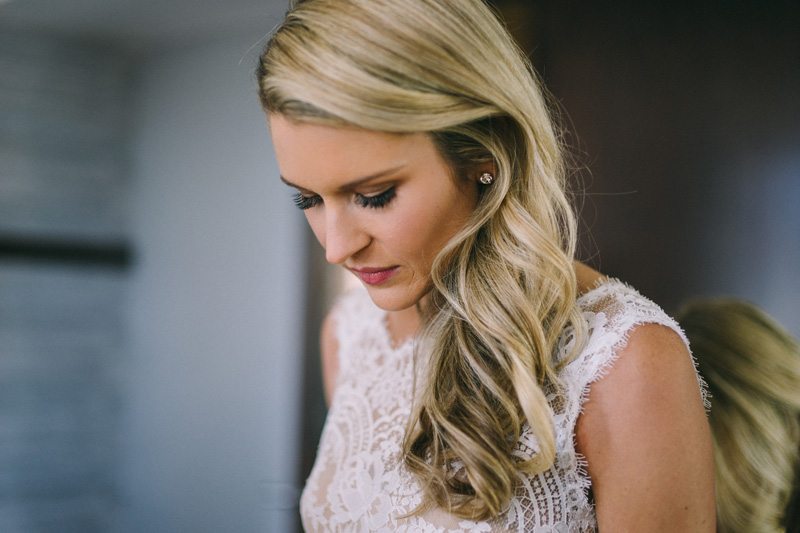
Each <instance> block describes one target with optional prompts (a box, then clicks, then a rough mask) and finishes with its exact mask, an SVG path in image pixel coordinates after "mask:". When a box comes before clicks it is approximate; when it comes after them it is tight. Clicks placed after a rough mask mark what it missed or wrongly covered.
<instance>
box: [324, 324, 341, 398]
mask: <svg viewBox="0 0 800 533" xmlns="http://www.w3.org/2000/svg"><path fill="white" fill-rule="evenodd" d="M334 321H335V319H334V317H333V313H328V315H327V316H326V317H325V320H324V321H323V322H322V330H321V331H320V352H321V354H322V386H323V390H324V392H325V405H327V406H328V407H330V405H331V399H332V398H333V391H334V388H335V387H336V377H337V376H338V374H339V343H338V342H337V341H336V328H335V324H334Z"/></svg>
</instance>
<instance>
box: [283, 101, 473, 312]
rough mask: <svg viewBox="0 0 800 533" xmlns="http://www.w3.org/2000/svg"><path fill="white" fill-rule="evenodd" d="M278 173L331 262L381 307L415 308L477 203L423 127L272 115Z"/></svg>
mask: <svg viewBox="0 0 800 533" xmlns="http://www.w3.org/2000/svg"><path fill="white" fill-rule="evenodd" d="M270 130H271V132H272V142H273V144H274V146H275V154H276V156H277V159H278V166H279V167H280V171H281V179H283V181H285V182H286V183H287V184H289V185H291V186H292V187H295V188H296V189H297V195H296V197H295V202H296V203H297V205H298V207H300V208H301V209H304V213H305V215H306V218H307V219H308V223H309V224H310V225H311V229H312V230H313V231H314V235H316V237H317V239H318V240H319V242H320V244H322V247H323V248H325V256H326V258H327V260H328V262H330V263H335V264H338V265H342V266H344V267H345V268H347V269H348V270H350V271H351V272H353V273H354V274H355V275H356V276H357V277H358V278H359V279H360V280H361V281H362V283H364V285H365V286H366V287H367V290H368V291H369V294H370V297H371V298H372V300H373V301H374V302H375V304H376V305H377V306H379V307H381V308H382V309H385V310H387V311H400V310H403V309H407V308H409V307H411V306H413V305H415V304H416V303H417V302H419V300H420V299H421V298H422V297H423V296H424V295H425V294H426V293H427V292H428V290H429V288H430V272H431V265H432V263H433V259H434V258H435V257H436V254H437V253H438V252H439V251H440V250H441V249H442V247H443V246H444V245H445V244H446V243H447V241H448V240H449V239H450V238H451V237H452V236H453V235H455V233H456V232H457V231H458V230H459V229H461V228H462V227H463V225H464V223H465V222H466V220H467V218H468V217H469V215H470V214H471V213H472V211H473V210H474V208H475V205H476V203H477V199H478V185H477V181H476V180H475V179H474V178H475V177H474V176H469V177H463V176H458V177H454V176H453V175H452V173H451V169H450V166H449V165H448V164H447V163H446V162H445V160H444V159H443V158H442V156H441V155H440V154H439V152H438V150H437V149H436V147H435V145H434V143H433V140H432V139H431V138H430V136H428V135H426V134H423V133H414V134H403V135H399V134H391V133H383V132H377V131H370V130H362V129H355V128H340V127H331V126H321V125H316V124H308V123H301V122H292V121H291V120H289V119H287V118H285V117H283V116H281V115H278V114H272V115H271V116H270Z"/></svg>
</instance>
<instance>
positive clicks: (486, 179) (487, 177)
mask: <svg viewBox="0 0 800 533" xmlns="http://www.w3.org/2000/svg"><path fill="white" fill-rule="evenodd" d="M478 181H480V182H481V183H483V184H484V185H491V184H492V182H493V181H494V176H492V175H491V174H489V173H488V172H484V173H483V174H481V177H480V178H478Z"/></svg>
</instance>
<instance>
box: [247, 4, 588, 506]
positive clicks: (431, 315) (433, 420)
mask: <svg viewBox="0 0 800 533" xmlns="http://www.w3.org/2000/svg"><path fill="white" fill-rule="evenodd" d="M257 77H258V82H259V95H260V98H261V102H262V105H263V107H264V109H265V110H266V111H267V112H268V113H276V114H281V115H284V116H286V117H288V118H291V119H293V120H297V121H307V122H314V123H319V124H326V125H333V126H344V125H347V126H355V127H359V128H363V129H368V130H377V131H383V132H395V133H401V134H402V133H413V132H425V133H427V134H429V135H430V136H431V138H432V139H433V141H434V143H435V144H436V146H437V148H438V149H439V151H440V152H441V154H442V155H443V157H444V158H445V159H446V160H447V161H448V162H449V164H450V167H451V169H452V172H453V175H454V176H455V177H459V178H463V177H466V176H467V175H469V173H470V172H474V170H475V169H476V168H477V167H478V166H479V165H486V164H491V165H492V166H493V167H494V170H495V182H494V184H493V185H492V186H491V187H486V188H484V189H483V192H482V193H481V197H480V199H479V202H478V206H477V207H476V209H475V211H474V213H473V214H472V216H471V218H470V220H469V221H468V222H467V223H466V225H465V227H464V228H463V229H462V230H461V231H460V232H459V233H458V234H457V235H455V236H454V237H453V238H452V239H451V240H450V242H449V243H448V244H447V245H446V246H445V247H444V249H443V250H441V251H440V253H439V254H438V255H437V257H436V258H435V260H434V263H433V267H432V272H431V305H430V306H427V311H426V314H425V316H424V317H423V318H424V328H423V331H422V332H421V341H420V342H419V343H418V344H417V345H418V346H419V347H424V350H425V353H424V356H425V357H424V359H425V360H426V361H427V362H426V364H427V365H428V367H427V372H426V373H424V375H425V376H426V383H425V384H424V386H423V388H422V389H421V392H420V393H419V394H418V396H417V401H416V402H415V406H414V408H413V410H412V415H411V417H410V420H409V425H408V428H407V431H406V436H405V439H404V452H405V462H406V465H407V466H408V468H409V469H410V471H411V472H413V473H414V474H415V475H416V476H417V477H418V479H419V481H420V484H421V486H422V487H423V490H424V491H425V495H426V498H425V499H424V500H425V503H424V504H423V506H421V507H420V508H419V509H417V510H416V512H421V510H422V509H423V508H424V507H426V506H428V505H432V504H436V505H439V506H441V507H443V508H445V509H446V510H448V511H449V512H451V513H454V514H455V515H457V516H460V517H466V518H471V519H487V518H491V517H494V516H496V515H498V514H499V513H500V512H501V511H502V510H503V509H504V507H505V506H506V504H507V503H508V501H509V500H510V498H511V496H512V495H513V490H514V486H515V482H516V479H517V474H518V472H520V471H523V472H526V473H530V474H534V473H538V472H541V471H544V470H546V469H547V468H549V467H550V466H551V465H552V464H553V461H554V457H555V437H554V429H553V422H552V417H553V412H552V409H551V407H550V405H549V404H548V400H547V396H546V393H547V392H553V391H555V392H557V390H558V378H557V373H558V369H559V365H560V364H563V363H565V362H566V361H556V360H555V359H554V353H556V344H557V342H558V339H559V336H560V335H561V334H562V332H563V331H564V329H565V327H567V326H570V325H571V326H572V327H573V328H574V329H575V332H576V333H575V337H576V340H577V342H576V343H575V350H576V351H577V349H579V348H580V346H581V343H582V341H583V339H584V338H585V331H584V328H585V327H584V325H583V321H582V319H581V316H580V313H579V311H578V309H577V306H576V297H577V294H576V293H577V288H576V278H575V273H574V269H573V263H572V262H573V258H574V254H575V245H576V221H575V216H574V214H573V211H572V208H571V205H570V202H569V197H568V194H567V193H566V183H565V181H566V178H565V174H566V172H565V165H564V162H563V158H562V150H561V146H560V141H559V136H558V134H557V131H556V130H555V128H554V126H553V122H552V120H551V116H550V113H549V112H548V107H547V105H546V101H545V98H544V96H543V93H542V90H541V89H540V87H539V84H538V82H537V80H536V78H535V76H534V74H533V71H532V69H531V68H530V65H529V63H528V61H527V60H526V58H525V56H524V55H523V54H522V53H521V52H520V51H519V49H518V48H517V47H516V46H515V44H514V42H513V40H512V38H511V37H510V35H509V34H508V32H507V30H506V29H505V27H504V26H503V25H502V23H501V22H500V21H499V20H498V19H497V17H496V16H495V14H494V13H493V12H492V11H491V10H490V9H489V8H488V7H487V6H486V5H485V4H484V3H483V2H481V1H480V0H404V1H402V2H400V1H397V0H305V1H300V2H296V3H295V4H294V6H293V7H292V8H291V9H290V10H289V12H288V13H287V16H286V18H285V20H284V21H283V23H282V24H281V25H280V26H279V27H278V28H277V30H276V31H275V33H274V34H273V35H272V37H271V39H270V40H269V42H268V43H267V45H266V48H265V50H264V52H263V54H262V55H261V57H260V61H259V65H258V69H257ZM420 349H422V348H420ZM525 424H528V425H529V427H530V429H531V431H532V432H533V434H534V435H535V437H536V439H537V441H538V450H537V452H536V453H535V454H534V455H533V456H532V457H530V458H528V459H520V458H516V457H515V456H514V455H513V454H512V451H513V449H514V446H515V444H516V442H517V440H518V439H519V437H520V435H521V433H522V431H523V430H524V426H525Z"/></svg>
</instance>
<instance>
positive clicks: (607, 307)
mask: <svg viewBox="0 0 800 533" xmlns="http://www.w3.org/2000/svg"><path fill="white" fill-rule="evenodd" d="M578 304H579V306H580V309H581V310H582V313H583V317H584V319H585V320H586V323H587V326H588V335H589V338H588V342H587V343H586V346H585V348H584V349H583V350H582V352H581V353H580V354H579V355H578V356H577V357H576V358H575V359H573V360H572V361H571V362H570V363H569V364H567V365H565V366H564V367H563V369H562V371H561V373H560V377H561V380H562V383H563V386H564V390H563V392H562V395H561V396H560V397H559V400H560V401H555V397H549V400H550V404H551V407H552V408H553V412H554V426H555V435H556V460H555V463H554V465H553V466H552V467H551V468H550V469H549V470H547V471H545V472H543V473H540V474H538V475H535V476H529V475H524V474H519V483H518V484H517V487H516V490H515V494H514V496H513V498H512V500H511V502H510V504H509V506H508V508H507V509H506V510H505V511H504V512H503V513H502V514H501V515H500V516H498V517H497V518H496V519H494V520H492V521H488V522H472V521H469V520H464V519H461V518H458V517H455V516H453V515H451V514H449V513H447V512H446V511H444V510H442V509H439V508H433V509H431V510H429V511H427V512H425V513H424V514H422V515H420V516H412V517H407V518H404V517H403V515H405V514H407V513H409V512H410V511H412V510H414V509H415V508H416V507H417V506H418V505H419V503H420V502H421V498H422V493H421V489H420V487H419V485H418V484H417V482H416V480H415V478H414V477H413V476H412V475H411V474H410V472H408V471H407V470H406V468H405V466H404V464H403V459H402V452H401V447H402V441H403V435H404V430H405V427H406V422H407V420H408V417H409V416H410V414H411V404H412V400H413V392H414V382H415V376H414V373H415V370H414V368H415V366H414V364H413V354H414V342H413V341H409V342H406V343H405V344H403V345H401V346H399V347H392V344H391V341H390V337H389V334H388V331H387V329H386V323H385V317H386V313H385V312H384V311H382V310H380V309H379V308H377V307H376V306H375V305H374V304H373V303H372V302H371V300H370V299H369V296H368V295H367V293H366V291H363V290H358V291H355V292H353V293H350V294H348V295H346V296H344V297H343V298H342V299H341V300H340V301H339V303H338V304H337V306H336V308H335V309H334V311H333V312H334V315H333V318H334V320H335V322H336V329H335V331H336V336H337V340H338V345H339V353H338V356H339V374H338V376H337V381H336V388H335V393H334V396H333V399H332V402H331V407H330V410H329V412H328V418H327V420H326V422H325V427H324V429H323V431H322V437H321V439H320V445H319V450H318V453H317V459H316V463H315V464H314V468H313V469H312V471H311V475H310V476H309V478H308V481H307V483H306V487H305V489H304V491H303V494H302V497H301V500H300V512H301V516H302V520H303V525H304V527H305V529H306V531H309V532H314V531H387V532H388V531H392V532H394V531H401V532H402V531H408V532H437V533H438V532H446V531H475V532H495V531H497V532H499V531H503V532H506V531H517V532H523V531H525V532H530V531H533V532H541V533H544V532H547V533H550V532H559V533H566V532H584V531H594V530H595V529H596V520H595V514H594V508H593V506H592V503H591V502H590V500H589V497H588V489H589V487H590V485H591V481H590V479H589V477H588V476H587V474H586V469H585V464H584V462H583V459H582V458H581V456H580V455H579V454H578V453H577V452H576V450H575V439H574V430H575V425H576V422H577V419H578V416H579V414H580V412H581V405H582V403H583V401H584V400H585V399H586V397H587V394H588V390H589V386H590V385H591V383H592V382H594V381H595V380H597V379H599V378H601V377H602V376H603V375H604V373H605V372H607V371H608V369H609V368H610V367H611V365H612V364H613V361H614V359H615V356H616V353H617V352H618V351H619V350H620V348H621V347H622V346H623V345H624V344H625V342H626V340H627V337H628V334H629V333H630V331H631V330H632V329H633V327H634V326H636V325H638V324H643V323H657V324H662V325H665V326H667V327H670V328H672V329H673V330H675V331H676V332H677V333H678V334H679V335H680V336H681V338H683V340H684V342H686V337H685V336H684V335H683V332H682V331H681V329H680V327H679V326H678V325H677V323H676V322H675V321H674V320H673V319H671V318H670V317H669V316H667V315H666V314H665V313H664V312H663V311H662V310H661V309H660V308H659V307H658V306H657V305H655V304H654V303H653V302H651V301H650V300H648V299H646V298H645V297H643V296H641V295H640V294H639V293H638V292H636V291H635V290H634V289H632V288H630V287H629V286H627V285H625V284H624V283H622V282H620V281H617V280H607V281H604V282H602V283H601V284H599V285H597V286H596V287H595V288H594V289H593V290H591V291H589V292H587V293H585V294H584V295H583V296H581V297H580V298H579V300H578ZM573 342H574V339H573V336H572V332H571V330H570V328H567V329H566V330H565V331H564V333H563V334H562V337H561V340H560V342H559V345H558V352H559V353H558V354H555V355H556V357H563V355H564V354H566V353H567V352H568V351H569V349H570V347H571V343H573ZM687 344H688V343H687ZM417 365H418V366H417V371H419V370H418V368H419V367H420V366H422V365H419V363H418V364H417ZM416 379H417V380H419V379H421V376H420V375H417V378H416ZM698 381H699V382H700V378H699V376H698ZM700 387H701V390H703V391H704V390H705V389H704V387H703V384H702V382H700ZM417 388H419V383H417ZM523 429H524V430H523V433H522V435H521V437H520V439H519V441H518V442H517V445H516V449H515V451H514V454H515V455H517V456H519V457H521V458H526V457H530V456H531V454H533V453H535V452H536V451H537V449H538V445H537V442H536V439H535V437H534V436H533V435H532V433H531V432H530V430H529V428H527V427H525V428H523Z"/></svg>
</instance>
